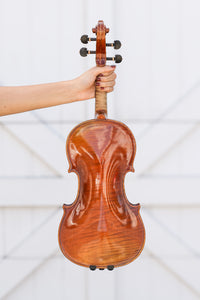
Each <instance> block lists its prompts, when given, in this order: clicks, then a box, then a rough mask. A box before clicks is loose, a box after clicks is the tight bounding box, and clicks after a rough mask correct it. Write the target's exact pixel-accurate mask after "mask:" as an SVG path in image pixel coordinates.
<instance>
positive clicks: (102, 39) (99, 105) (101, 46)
mask: <svg viewBox="0 0 200 300" xmlns="http://www.w3.org/2000/svg"><path fill="white" fill-rule="evenodd" d="M93 32H95V33H96V35H97V36H96V65H97V66H98V67H104V66H105V64H106V33H107V32H109V29H108V28H106V26H105V25H104V22H103V21H99V22H98V24H97V26H96V28H94V29H93ZM95 114H96V116H98V114H104V115H105V116H106V115H107V93H105V92H103V91H101V90H100V88H99V87H96V92H95Z"/></svg>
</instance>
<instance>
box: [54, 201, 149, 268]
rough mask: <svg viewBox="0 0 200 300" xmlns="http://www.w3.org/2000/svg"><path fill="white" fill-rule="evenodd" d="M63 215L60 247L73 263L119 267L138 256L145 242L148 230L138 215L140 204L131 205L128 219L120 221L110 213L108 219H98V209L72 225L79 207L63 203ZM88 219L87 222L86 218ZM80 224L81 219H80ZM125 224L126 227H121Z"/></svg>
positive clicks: (100, 266) (87, 265) (60, 229)
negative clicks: (70, 221)
mask: <svg viewBox="0 0 200 300" xmlns="http://www.w3.org/2000/svg"><path fill="white" fill-rule="evenodd" d="M63 209H64V214H63V218H62V220H61V224H60V228H59V241H60V248H61V250H62V252H63V254H64V255H65V256H66V257H67V258H68V259H69V260H71V261H72V262H74V263H76V264H78V265H81V266H85V267H89V266H90V265H95V266H96V267H97V268H106V267H107V266H108V265H113V266H114V267H119V266H123V265H126V264H128V263H130V262H131V261H133V260H134V259H135V258H137V257H138V256H139V255H140V253H141V251H142V249H143V247H144V241H145V230H144V225H143V222H142V219H141V217H140V214H139V209H140V205H139V204H137V205H134V206H133V205H131V204H130V206H129V209H128V211H127V213H128V218H127V219H126V218H125V220H124V223H125V224H122V223H123V221H122V220H121V221H119V220H117V219H116V217H115V216H113V215H112V214H111V213H110V212H108V214H109V215H108V218H106V216H105V215H106V214H107V213H106V212H104V217H105V219H106V224H104V221H105V219H102V218H98V217H99V211H96V214H95V212H94V211H90V214H89V215H90V216H89V215H88V216H87V215H86V216H84V217H83V220H82V222H81V226H76V225H71V224H69V220H71V218H72V216H73V215H74V213H75V211H76V208H75V207H70V206H68V205H65V204H64V205H63ZM86 219H87V221H86ZM79 224H80V222H79ZM122 225H123V226H122Z"/></svg>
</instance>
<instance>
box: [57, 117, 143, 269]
mask: <svg viewBox="0 0 200 300" xmlns="http://www.w3.org/2000/svg"><path fill="white" fill-rule="evenodd" d="M66 150H67V157H68V160H69V165H70V168H69V172H75V173H76V174H77V176H78V181H79V187H78V193H77V197H76V200H75V202H74V203H72V204H70V205H66V204H64V205H63V210H64V214H63V218H62V220H61V223H60V227H59V244H60V248H61V250H62V252H63V254H64V255H65V256H66V257H67V258H68V259H70V260H71V261H72V262H74V263H76V264H79V265H82V266H85V267H89V266H90V265H95V266H97V267H98V268H105V267H107V266H108V265H113V266H114V267H119V266H122V265H125V264H128V263H130V262H131V261H132V260H134V259H135V258H136V257H137V256H138V255H139V254H140V253H141V251H142V249H143V247H144V241H145V229H144V225H143V222H142V219H141V217H140V213H139V210H140V204H131V203H130V202H129V201H128V200H127V198H126V194H125V190H124V177H125V175H126V173H127V172H129V171H134V169H133V162H134V157H135V152H136V143H135V139H134V136H133V134H132V133H131V131H130V129H129V128H128V127H127V126H125V125H124V124H123V123H120V122H117V121H113V120H109V119H104V118H103V117H102V119H101V118H99V119H95V120H89V121H86V122H83V123H81V124H80V125H78V126H77V127H75V128H74V129H73V130H72V131H71V133H70V134H69V137H68V139H67V145H66Z"/></svg>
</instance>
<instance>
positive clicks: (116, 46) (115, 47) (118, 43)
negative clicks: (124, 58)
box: [106, 40, 122, 49]
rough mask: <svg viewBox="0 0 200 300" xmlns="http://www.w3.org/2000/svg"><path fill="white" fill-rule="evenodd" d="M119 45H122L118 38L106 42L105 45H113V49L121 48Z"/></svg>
mask: <svg viewBox="0 0 200 300" xmlns="http://www.w3.org/2000/svg"><path fill="white" fill-rule="evenodd" d="M121 45H122V44H121V42H120V41H118V40H116V41H114V43H107V44H106V46H107V47H114V49H119V48H121Z"/></svg>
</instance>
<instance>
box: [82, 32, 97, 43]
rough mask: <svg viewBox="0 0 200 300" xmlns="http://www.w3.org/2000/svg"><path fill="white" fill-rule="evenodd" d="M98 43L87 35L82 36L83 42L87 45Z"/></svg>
mask: <svg viewBox="0 0 200 300" xmlns="http://www.w3.org/2000/svg"><path fill="white" fill-rule="evenodd" d="M91 41H96V38H89V37H88V35H87V34H84V35H82V37H81V42H82V43H83V44H87V43H88V42H91Z"/></svg>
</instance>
